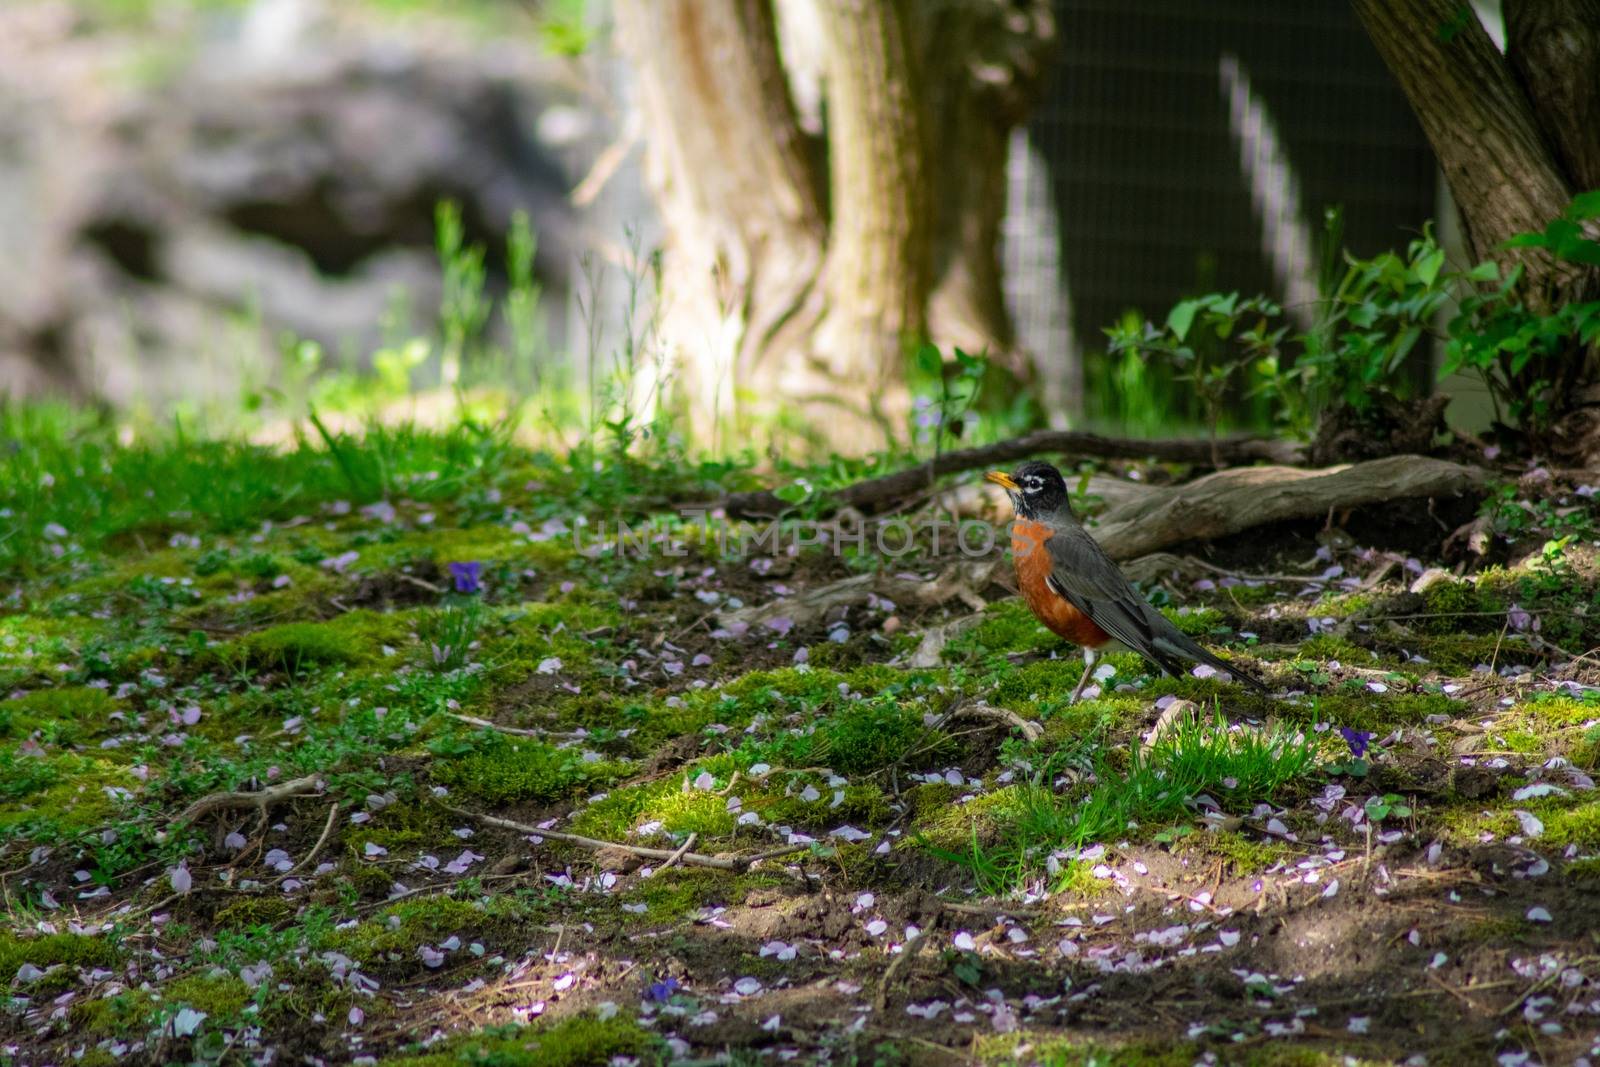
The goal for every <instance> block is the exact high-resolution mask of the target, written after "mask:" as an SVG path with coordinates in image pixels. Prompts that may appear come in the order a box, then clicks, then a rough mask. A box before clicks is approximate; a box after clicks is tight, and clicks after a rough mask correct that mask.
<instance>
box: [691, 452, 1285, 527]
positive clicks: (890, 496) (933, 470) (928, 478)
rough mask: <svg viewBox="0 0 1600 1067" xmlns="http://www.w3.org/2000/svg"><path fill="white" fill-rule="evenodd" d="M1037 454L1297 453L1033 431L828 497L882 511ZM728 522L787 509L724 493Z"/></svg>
mask: <svg viewBox="0 0 1600 1067" xmlns="http://www.w3.org/2000/svg"><path fill="white" fill-rule="evenodd" d="M1043 453H1056V454H1058V455H1066V456H1088V457H1092V458H1096V459H1146V458H1148V459H1157V460H1161V461H1163V462H1167V463H1193V464H1198V465H1200V466H1205V467H1211V466H1215V465H1216V464H1218V463H1220V464H1222V465H1223V466H1237V465H1241V464H1248V463H1260V462H1263V461H1265V462H1268V463H1279V464H1286V463H1294V462H1297V461H1298V460H1299V459H1300V457H1301V449H1300V446H1299V445H1296V444H1295V443H1293V442H1292V441H1284V440H1279V439H1274V438H1265V437H1227V438H1223V439H1221V440H1219V441H1215V442H1213V441H1211V440H1210V439H1209V438H1189V439H1181V440H1168V441H1141V440H1138V439H1136V438H1127V437H1102V436H1101V435H1100V434H1097V433H1084V432H1081V431H1077V430H1038V431H1036V432H1034V433H1030V434H1024V435H1023V436H1021V437H1013V438H1011V439H1009V440H1006V441H997V442H995V443H994V444H992V445H983V446H981V447H978V448H961V449H957V450H955V451H954V452H946V453H944V454H943V455H941V456H939V457H938V458H936V459H934V460H933V461H932V462H930V463H925V464H923V465H922V466H920V467H912V468H910V469H908V470H902V471H895V472H894V473H893V474H885V475H882V476H880V477H877V478H868V479H866V480H865V481H861V482H856V483H855V484H854V485H849V486H846V487H845V488H843V489H840V490H837V491H836V492H834V493H832V494H831V495H830V499H831V501H832V502H833V504H834V505H835V506H836V507H851V508H855V509H856V510H857V511H859V512H861V513H862V514H867V515H870V514H875V513H877V512H880V511H884V510H887V509H888V508H891V507H893V506H895V505H896V504H899V503H901V502H902V501H904V500H907V499H909V498H911V497H913V496H915V495H916V494H917V493H919V492H922V491H923V490H925V489H927V487H928V485H929V484H930V483H931V482H932V481H933V480H934V479H935V478H939V477H941V476H943V475H947V474H959V473H960V472H962V471H969V470H976V469H978V468H979V467H993V466H999V465H1003V464H1007V463H1013V462H1015V461H1017V460H1019V459H1026V458H1028V457H1029V456H1036V455H1040V454H1043ZM721 507H722V508H723V510H724V511H726V512H727V514H728V517H729V518H735V519H748V518H764V517H768V516H772V515H778V514H781V513H782V512H784V511H786V510H788V509H789V507H790V505H788V504H786V503H784V502H783V501H782V500H780V499H778V497H777V496H775V495H774V494H773V493H771V492H769V491H767V490H758V491H756V492H750V493H730V494H729V495H728V496H726V497H724V498H723V500H722V501H721Z"/></svg>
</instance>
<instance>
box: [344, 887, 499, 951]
mask: <svg viewBox="0 0 1600 1067" xmlns="http://www.w3.org/2000/svg"><path fill="white" fill-rule="evenodd" d="M494 924H495V920H494V919H493V918H492V917H490V916H488V915H486V914H485V913H484V911H483V909H482V908H479V907H477V906H476V905H473V904H469V903H466V902H465V901H460V900H456V899H454V898H452V897H427V898H424V899H422V900H414V901H404V902H402V903H399V904H396V905H394V906H393V907H389V908H386V909H384V910H383V911H382V912H380V913H379V914H378V915H377V916H375V917H373V918H371V919H368V920H367V921H365V922H363V923H360V924H359V925H357V926H354V927H351V928H350V929H347V930H335V931H333V932H332V933H331V934H329V935H328V937H327V938H326V939H325V941H324V943H323V944H322V945H321V946H319V947H320V948H323V949H331V950H333V951H335V952H342V953H344V954H345V955H346V956H349V957H350V958H351V959H353V960H357V961H359V962H361V963H367V964H371V963H377V962H379V961H381V960H383V959H386V958H389V957H391V956H399V957H402V958H414V957H415V955H416V951H417V949H418V948H420V947H421V946H423V945H427V944H431V943H433V942H435V941H438V940H441V939H443V938H447V937H449V936H450V935H451V934H460V935H462V940H469V939H470V935H472V934H473V933H475V932H477V931H482V930H484V929H486V928H488V927H490V926H492V925H494Z"/></svg>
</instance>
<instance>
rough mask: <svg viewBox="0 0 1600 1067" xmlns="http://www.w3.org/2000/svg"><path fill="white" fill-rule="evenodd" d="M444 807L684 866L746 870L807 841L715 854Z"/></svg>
mask: <svg viewBox="0 0 1600 1067" xmlns="http://www.w3.org/2000/svg"><path fill="white" fill-rule="evenodd" d="M441 806H442V807H443V808H444V810H446V811H448V812H451V813H452V814H455V815H460V816H462V817H463V818H467V819H474V820H476V821H478V822H481V823H483V824H484V825H485V826H496V827H499V828H500V829H502V830H515V831H516V832H517V833H519V834H533V835H536V836H538V837H548V838H550V839H552V840H555V841H565V842H566V843H567V844H569V845H577V846H579V847H580V848H587V849H590V850H592V851H595V852H599V851H600V850H601V849H617V850H618V851H620V852H628V853H632V854H633V855H635V856H642V857H644V858H645V859H651V860H667V861H670V862H674V863H682V864H684V865H685V866H688V867H713V868H715V869H717V870H720V871H740V872H743V871H747V870H749V869H750V868H751V867H753V866H754V865H755V864H757V863H760V862H761V861H762V860H770V859H777V858H778V857H780V856H788V855H791V854H793V853H796V852H803V851H805V850H806V849H808V848H810V847H811V846H809V845H785V846H783V847H782V848H775V849H770V850H768V851H766V852H757V853H755V854H754V855H752V856H735V855H732V854H730V853H726V852H720V853H718V854H717V855H715V856H707V855H704V854H702V853H699V852H686V851H684V850H683V849H682V848H679V849H665V848H646V847H645V846H643V845H624V844H619V843H617V842H615V841H601V840H599V839H598V838H594V837H584V836H583V835H582V834H567V833H562V832H561V831H559V830H541V829H539V828H538V827H537V826H529V825H527V824H526V823H520V822H513V821H512V820H510V819H502V818H499V817H498V816H495V815H484V814H482V813H481V812H476V811H467V810H466V809H465V808H452V807H450V806H449V805H448V804H446V805H441Z"/></svg>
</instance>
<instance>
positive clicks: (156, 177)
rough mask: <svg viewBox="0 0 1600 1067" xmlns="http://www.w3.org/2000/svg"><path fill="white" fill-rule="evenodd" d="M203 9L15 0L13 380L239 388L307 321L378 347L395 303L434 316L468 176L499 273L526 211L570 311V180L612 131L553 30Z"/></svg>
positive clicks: (8, 380)
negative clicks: (518, 31)
mask: <svg viewBox="0 0 1600 1067" xmlns="http://www.w3.org/2000/svg"><path fill="white" fill-rule="evenodd" d="M190 18H191V19H192V20H194V21H192V22H183V23H179V24H177V25H174V26H173V27H172V35H173V39H172V40H170V41H168V40H160V39H157V40H151V39H149V38H150V37H151V33H150V32H149V31H148V30H146V31H144V32H143V33H142V34H135V33H133V32H131V31H129V30H127V29H126V28H119V27H118V25H117V24H115V23H112V24H108V25H99V24H96V23H94V22H92V21H91V20H89V19H88V18H87V17H86V16H85V15H83V14H81V13H79V12H78V11H76V10H74V8H73V7H72V6H71V5H68V4H57V3H44V2H40V3H30V4H22V5H6V6H5V8H4V9H3V10H0V388H3V389H5V390H7V391H10V392H34V391H38V390H41V389H46V388H54V389H64V390H68V391H71V392H75V393H77V394H79V395H95V396H103V397H105V398H106V399H109V400H111V401H113V402H118V403H125V402H128V401H131V400H135V399H145V400H152V401H160V400H163V399H170V398H172V397H175V396H179V395H182V396H184V397H186V398H191V399H192V398H195V397H196V395H197V394H199V395H202V396H203V395H205V394H210V395H211V396H219V397H228V396H232V395H235V394H236V392H237V390H238V388H239V384H240V382H241V379H246V380H250V379H254V380H260V379H262V378H263V377H265V376H267V375H268V374H269V373H270V364H271V363H272V362H273V361H275V359H276V354H277V352H278V350H279V348H280V346H281V340H282V338H283V336H284V335H285V334H293V335H295V336H297V337H304V338H310V339H314V340H316V341H319V342H321V343H322V344H323V345H324V347H325V348H327V349H328V350H329V351H333V352H343V353H348V354H350V355H352V356H358V357H359V356H365V355H366V354H368V353H370V351H372V349H373V348H375V347H376V346H377V345H378V344H379V342H380V341H381V340H383V339H384V336H385V334H384V330H385V322H386V316H387V318H388V320H389V328H390V330H391V332H390V334H389V335H388V336H390V337H392V331H393V329H395V328H406V323H405V322H404V321H402V322H400V323H395V322H394V320H395V319H396V318H397V317H398V318H399V319H401V320H410V322H409V325H410V328H418V327H421V326H422V325H424V324H425V323H427V322H430V321H431V319H432V314H433V309H434V308H435V307H436V306H437V301H438V297H439V290H440V280H439V273H438V270H437V267H436V265H435V260H434V253H433V212H434V205H435V203H436V202H437V201H438V200H439V199H441V198H446V197H448V198H452V199H455V200H456V201H458V202H459V203H460V204H461V207H462V215H463V220H464V222H465V225H466V228H467V232H468V236H469V239H472V240H478V241H483V242H485V243H486V244H488V245H489V249H490V251H489V260H490V266H491V272H493V271H494V270H497V269H498V267H499V264H500V263H501V262H502V261H503V250H502V240H503V236H504V234H505V231H506V229H507V227H509V225H510V223H511V219H512V215H513V213H514V212H515V211H517V210H519V209H520V210H525V211H527V212H528V213H529V215H530V216H531V218H532V220H533V225H534V228H535V230H536V232H537V234H538V238H539V259H538V263H537V270H538V273H539V274H540V275H541V276H542V278H541V280H542V281H543V284H544V288H545V293H546V294H547V297H548V298H549V299H548V301H547V303H548V304H549V305H550V307H551V309H552V310H553V311H554V312H555V313H556V314H557V315H559V313H560V311H561V309H562V307H563V305H564V302H565V293H566V291H567V289H568V288H569V277H568V276H569V274H570V273H571V272H572V270H573V269H574V268H573V266H572V264H573V263H574V261H575V259H576V249H577V248H578V247H579V245H580V243H581V242H580V241H579V239H578V230H579V223H578V221H577V219H576V217H575V215H574V213H573V210H572V209H571V208H570V207H569V206H568V201H567V191H568V190H569V189H570V188H571V187H572V186H573V185H575V184H576V183H577V181H578V180H579V179H580V178H581V177H582V175H583V171H584V169H585V167H586V166H587V162H588V159H589V158H592V156H593V155H594V153H595V152H597V151H598V149H599V147H601V146H602V145H603V141H602V140H601V139H603V138H604V137H605V135H606V131H605V130H604V129H603V128H601V127H602V126H603V124H602V123H599V122H597V121H594V119H593V117H592V113H593V108H592V107H591V106H589V103H588V101H587V100H586V99H584V90H583V87H582V86H581V85H577V84H575V83H574V80H573V78H572V71H571V68H570V67H569V66H564V65H560V64H559V63H558V61H555V60H551V59H548V58H546V57H544V56H542V55H541V54H540V53H539V52H538V50H537V46H536V43H535V42H534V41H533V40H532V35H531V34H530V35H529V40H528V41H526V42H523V41H504V40H502V41H495V42H492V43H490V44H487V45H485V44H478V45H475V46H474V45H470V44H468V43H466V42H465V41H451V40H449V39H448V35H444V34H439V33H433V32H428V31H427V30H426V29H425V28H418V29H412V30H410V31H408V32H402V31H401V30H399V29H397V28H396V27H393V26H380V27H376V28H375V27H361V28H359V29H357V28H353V27H351V26H350V25H349V24H348V22H347V21H341V22H334V21H333V20H332V19H330V18H328V17H327V16H326V15H325V14H324V12H323V8H322V6H321V5H320V4H318V3H317V2H315V0H258V2H257V3H256V4H255V5H253V6H252V7H251V8H249V9H247V11H246V12H244V13H243V14H238V15H229V16H221V15H217V14H215V13H211V14H209V15H207V16H205V18H204V19H201V18H200V16H198V15H192V16H190ZM156 36H157V37H158V38H159V36H160V34H159V33H158V34H157V35H156ZM140 64H149V65H150V67H151V69H141V68H140V66H139V65H140ZM541 129H546V130H548V131H550V134H551V136H550V140H548V141H541V140H540V131H541ZM491 277H492V275H491ZM556 325H557V326H559V323H557V324H556Z"/></svg>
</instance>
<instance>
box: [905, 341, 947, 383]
mask: <svg viewBox="0 0 1600 1067" xmlns="http://www.w3.org/2000/svg"><path fill="white" fill-rule="evenodd" d="M912 364H913V365H914V366H915V367H916V368H917V370H919V371H921V372H922V373H923V374H926V375H928V376H929V377H930V378H932V377H938V375H939V371H940V370H941V369H942V368H943V367H944V359H943V357H941V356H940V355H939V348H938V346H937V345H918V346H917V351H916V355H914V356H913V357H912Z"/></svg>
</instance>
